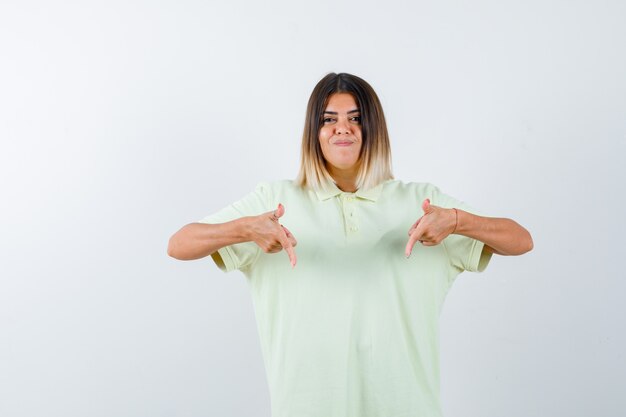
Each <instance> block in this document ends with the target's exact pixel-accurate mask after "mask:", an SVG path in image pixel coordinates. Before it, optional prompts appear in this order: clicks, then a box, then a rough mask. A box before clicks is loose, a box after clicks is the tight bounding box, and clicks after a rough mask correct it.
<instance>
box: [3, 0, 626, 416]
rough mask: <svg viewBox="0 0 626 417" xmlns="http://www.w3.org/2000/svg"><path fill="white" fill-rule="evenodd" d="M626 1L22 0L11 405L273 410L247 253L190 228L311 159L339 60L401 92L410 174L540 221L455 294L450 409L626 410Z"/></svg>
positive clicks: (6, 334)
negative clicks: (514, 252)
mask: <svg viewBox="0 0 626 417" xmlns="http://www.w3.org/2000/svg"><path fill="white" fill-rule="evenodd" d="M625 19H626V4H625V3H624V2H622V1H617V0H616V1H598V2H591V1H587V2H583V1H554V0H549V1H535V0H532V1H525V2H517V1H516V2H513V1H485V0H482V1H474V2H460V1H458V2H451V1H442V2H426V1H411V2H409V1H405V2H403V1H396V0H389V1H385V2H374V1H361V2H329V1H316V2H307V3H304V4H300V3H299V2H291V1H287V0H284V1H270V2H256V1H231V2H211V1H208V2H207V1H170V2H166V1H157V2H155V1H153V2H148V1H144V2H136V1H130V2H128V1H114V2H111V1H107V2H104V1H102V2H67V1H66V2H63V1H61V2H44V1H19V2H18V1H6V2H2V3H1V4H0V60H1V61H0V140H1V145H0V146H1V148H0V187H1V188H0V192H1V204H0V219H1V220H0V233H1V237H2V238H1V239H0V259H1V261H0V262H1V264H0V268H1V269H0V274H1V275H0V415H2V416H6V417H23V416H28V417H35V416H37V417H39V416H49V417H51V416H63V417H74V416H75V417H79V416H80V417H83V416H90V417H99V416H102V417H105V416H106V417H110V416H129V417H130V416H133V417H135V416H138V417H139V416H141V417H143V416H145V417H154V416H157V417H160V416H162V417H169V416H178V417H186V416H266V417H268V416H269V415H270V404H269V395H268V389H267V382H266V380H265V371H264V369H263V363H262V357H261V351H260V345H259V342H258V334H257V330H256V324H255V320H254V313H253V310H252V304H251V300H250V295H249V292H248V288H247V283H246V281H245V278H244V277H243V275H242V274H240V273H239V272H234V273H231V274H224V273H222V272H221V271H219V270H218V269H217V267H216V266H215V265H214V264H213V262H212V261H211V260H210V259H209V258H206V259H203V260H199V261H191V262H181V261H176V260H174V259H172V258H169V257H168V256H167V255H166V247H167V241H168V239H169V237H170V236H171V235H172V234H173V233H174V232H176V231H177V230H178V229H179V228H180V227H182V226H183V225H184V224H187V223H189V222H193V221H197V220H199V219H201V218H202V217H204V216H205V215H207V214H210V213H213V212H215V211H216V210H218V209H219V208H221V207H223V206H225V205H227V204H229V203H230V202H232V201H235V200H236V199H238V198H240V197H241V196H243V195H244V194H246V193H247V192H249V191H250V190H252V189H253V187H254V185H255V184H256V183H257V182H259V181H261V180H276V179H283V178H294V177H295V175H296V172H297V169H298V162H299V161H298V158H299V146H300V138H301V134H302V127H303V124H304V112H305V106H306V101H307V100H308V96H309V94H310V92H311V90H312V88H313V86H314V85H315V83H316V82H317V81H318V80H319V79H321V78H322V77H323V76H324V75H325V74H326V73H328V72H331V71H335V72H350V73H354V74H356V75H359V76H361V77H363V78H364V79H366V80H367V81H368V82H369V83H370V84H371V85H372V86H373V87H374V89H375V90H376V91H377V92H378V94H379V96H380V98H381V101H382V103H383V106H384V109H385V112H386V117H387V122H388V125H389V130H390V135H391V141H392V150H393V158H394V159H393V163H394V173H395V175H396V177H397V178H399V179H402V180H404V181H419V182H432V183H434V184H436V185H437V186H439V187H440V188H441V189H442V190H443V191H444V192H446V193H448V194H450V195H452V196H455V197H457V198H459V199H462V200H464V201H466V202H468V203H470V204H471V205H473V206H474V207H477V208H479V209H480V210H482V211H483V212H485V213H489V214H490V215H493V216H500V217H510V218H513V219H515V220H517V221H518V222H520V223H521V224H522V225H524V226H526V227H527V228H528V229H529V230H530V231H531V233H532V234H533V237H534V241H535V249H534V251H533V252H531V253H530V254H528V255H525V256H522V257H514V258H505V257H495V258H494V259H493V260H492V262H491V264H490V266H489V268H488V269H487V271H485V272H484V273H482V274H469V273H465V274H463V275H461V276H460V277H459V278H458V279H457V281H456V282H455V284H454V287H453V288H452V290H451V292H450V293H449V295H448V298H447V299H446V303H445V306H444V310H443V313H442V321H441V349H442V350H441V368H442V375H441V377H442V385H441V389H442V401H443V406H444V412H445V415H446V417H454V416H463V417H501V416H508V417H532V416H550V417H554V416H567V417H588V416H591V415H593V416H603V417H618V416H623V415H624V412H625V410H626V397H625V396H624V395H623V390H624V377H625V376H626V360H625V356H624V352H625V351H626V343H625V339H626V336H625V334H624V317H626V307H625V303H624V301H623V294H624V293H625V292H626V280H625V278H626V276H625V274H624V272H623V268H622V267H621V266H620V264H619V261H621V260H623V259H624V256H625V255H626V251H625V249H626V247H625V245H624V243H623V241H622V240H621V238H622V237H623V236H624V232H626V226H625V221H624V207H625V204H624V203H625V197H624V191H625V190H626V186H625V181H624V178H625V177H626V170H625V169H624V164H623V159H624V156H625V155H626V145H625V143H626V76H625V74H626V57H625V53H624V51H626V25H624V21H625ZM418 212H419V203H418V202H416V213H418ZM409 227H410V225H407V230H408V228H409ZM276 256H285V257H286V255H285V254H284V253H282V254H277V255H276Z"/></svg>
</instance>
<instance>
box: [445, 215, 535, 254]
mask: <svg viewBox="0 0 626 417" xmlns="http://www.w3.org/2000/svg"><path fill="white" fill-rule="evenodd" d="M444 210H447V211H449V212H452V213H448V214H449V215H451V216H453V217H454V210H453V209H444ZM456 211H457V213H458V222H457V227H456V231H455V232H454V233H456V234H458V235H463V236H467V237H471V238H472V239H476V240H480V241H481V242H483V243H484V244H485V247H484V250H487V251H490V252H492V253H495V254H498V255H522V254H524V253H526V252H529V251H531V250H532V249H533V239H532V237H531V236H530V233H529V232H528V230H526V229H525V228H523V227H522V226H520V225H519V224H518V223H517V222H515V221H513V220H511V219H504V218H496V217H482V216H476V215H474V214H471V213H468V212H466V211H463V210H459V209H456Z"/></svg>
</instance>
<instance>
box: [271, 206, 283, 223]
mask: <svg viewBox="0 0 626 417" xmlns="http://www.w3.org/2000/svg"><path fill="white" fill-rule="evenodd" d="M283 214H285V207H284V206H283V205H282V204H280V203H278V208H277V209H276V210H274V211H273V212H272V217H273V218H272V220H278V219H279V218H281V217H282V216H283Z"/></svg>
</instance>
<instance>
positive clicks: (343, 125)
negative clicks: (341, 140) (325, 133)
mask: <svg viewBox="0 0 626 417" xmlns="http://www.w3.org/2000/svg"><path fill="white" fill-rule="evenodd" d="M349 133H350V126H349V125H348V122H347V121H345V120H338V121H337V124H336V125H335V134H336V135H342V134H343V135H347V134H349Z"/></svg>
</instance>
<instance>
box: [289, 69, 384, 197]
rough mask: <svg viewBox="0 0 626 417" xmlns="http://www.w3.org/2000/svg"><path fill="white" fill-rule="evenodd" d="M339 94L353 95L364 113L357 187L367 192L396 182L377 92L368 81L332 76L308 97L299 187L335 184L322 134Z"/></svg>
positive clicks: (327, 77) (315, 187) (323, 186)
mask: <svg viewBox="0 0 626 417" xmlns="http://www.w3.org/2000/svg"><path fill="white" fill-rule="evenodd" d="M336 93H348V94H351V95H352V96H353V97H354V99H355V101H356V103H357V105H358V107H359V110H360V113H361V135H362V140H363V145H362V146H361V152H360V155H359V172H358V174H357V179H356V187H357V188H358V189H363V190H367V189H369V188H373V187H375V186H377V185H378V184H380V183H382V182H383V181H386V180H388V179H393V174H392V173H391V147H390V145H389V133H388V132H387V123H386V122H385V115H384V113H383V108H382V106H381V104H380V100H379V99H378V96H377V95H376V92H374V89H373V88H372V87H371V86H370V85H369V84H368V83H367V82H366V81H365V80H363V79H361V78H359V77H357V76H355V75H351V74H346V73H339V74H336V73H330V74H328V75H327V76H325V77H324V78H322V79H321V80H320V81H319V82H318V83H317V85H316V86H315V88H314V89H313V92H312V93H311V97H310V98H309V103H308V105H307V109H306V119H305V121H304V133H303V134H302V148H301V152H300V171H299V173H298V176H297V177H296V184H298V185H300V186H301V187H307V186H308V187H311V188H312V189H314V190H321V189H324V188H327V187H328V186H329V185H330V184H332V183H333V182H334V180H333V178H332V176H331V175H330V173H329V172H328V169H327V168H326V160H325V159H324V155H323V154H322V148H321V147H320V143H319V132H320V129H321V127H322V124H323V119H324V110H326V106H327V104H328V100H329V98H330V96H331V95H333V94H336Z"/></svg>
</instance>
